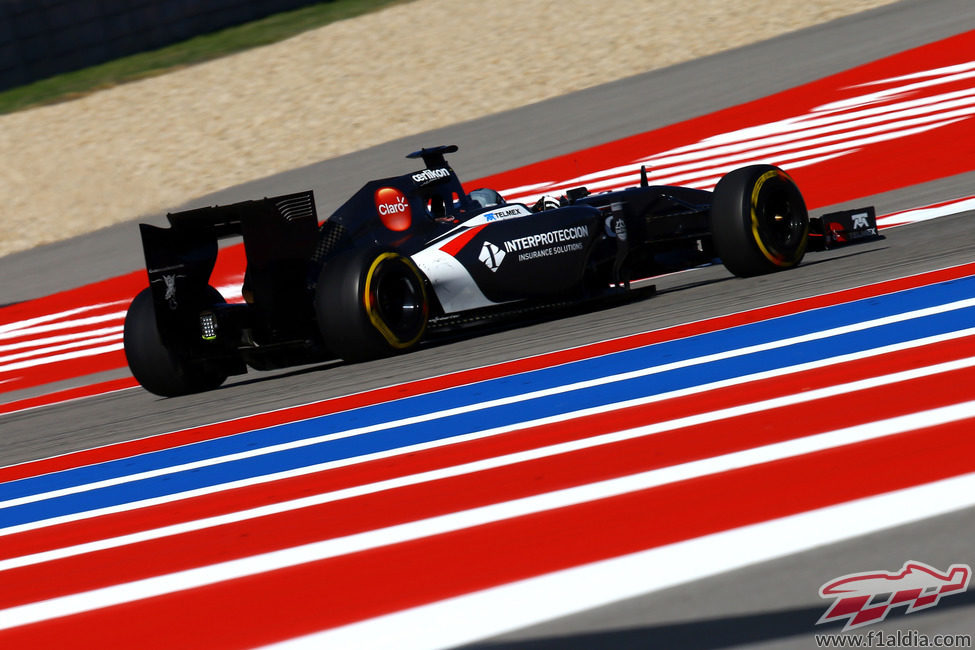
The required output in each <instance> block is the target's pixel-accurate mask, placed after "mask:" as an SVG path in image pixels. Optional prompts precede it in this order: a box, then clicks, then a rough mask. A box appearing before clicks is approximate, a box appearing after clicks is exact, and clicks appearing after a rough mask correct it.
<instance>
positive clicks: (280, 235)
mask: <svg viewBox="0 0 975 650" xmlns="http://www.w3.org/2000/svg"><path fill="white" fill-rule="evenodd" d="M166 216H167V218H168V220H169V223H170V227H168V228H159V227H156V226H151V225H148V224H140V225H139V229H140V231H141V235H142V249H143V252H144V253H145V259H146V271H147V273H148V276H149V286H150V287H151V288H152V293H153V298H154V299H155V303H156V305H157V310H156V313H157V314H159V313H160V312H161V311H165V310H166V309H168V310H169V311H176V310H179V309H180V306H181V303H184V302H185V303H186V304H187V305H189V306H195V305H199V304H202V302H205V299H206V298H205V297H206V295H207V288H206V287H207V284H208V283H209V279H210V274H211V273H212V272H213V267H214V264H215V263H216V260H217V241H218V240H219V239H225V238H227V237H234V236H241V237H243V239H244V250H245V253H246V256H247V284H248V285H249V287H248V288H249V290H250V291H251V292H253V294H254V302H255V303H256V304H258V305H260V306H261V307H263V308H266V309H269V310H273V309H274V308H275V307H276V306H278V305H280V304H282V303H284V304H288V303H289V301H293V300H294V299H295V298H296V297H297V296H298V295H303V293H304V291H305V283H306V279H307V275H308V273H309V260H310V258H311V255H312V252H313V250H314V248H315V244H316V240H317V229H318V216H317V213H316V211H315V197H314V193H313V192H311V191H305V192H298V193H296V194H286V195H282V196H275V197H270V198H265V199H262V200H258V201H242V202H240V203H234V204H231V205H223V206H213V207H207V208H198V209H195V210H186V211H184V212H173V213H170V214H168V215H166ZM162 308H165V309H162Z"/></svg>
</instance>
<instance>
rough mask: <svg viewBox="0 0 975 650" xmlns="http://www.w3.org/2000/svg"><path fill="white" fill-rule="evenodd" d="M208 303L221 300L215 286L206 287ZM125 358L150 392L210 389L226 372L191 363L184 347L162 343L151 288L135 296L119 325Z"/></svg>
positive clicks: (173, 394)
mask: <svg viewBox="0 0 975 650" xmlns="http://www.w3.org/2000/svg"><path fill="white" fill-rule="evenodd" d="M207 297H208V300H209V302H210V303H211V304H217V303H221V302H224V300H223V297H222V296H221V295H220V294H219V293H218V292H217V290H216V289H214V288H212V287H208V295H207ZM123 329H124V332H123V341H124V345H125V357H126V359H127V361H128V363H129V370H131V371H132V375H133V376H134V377H135V378H136V380H137V381H138V382H139V383H140V384H142V387H143V388H145V389H146V390H147V391H149V392H150V393H155V394H156V395H159V396H161V397H176V396H177V395H188V394H190V393H199V392H202V391H206V390H212V389H214V388H217V387H218V386H220V385H221V384H222V383H223V382H224V381H226V380H227V376H228V375H229V373H228V372H227V371H226V370H225V369H223V368H221V367H220V366H219V365H218V364H216V363H214V362H209V361H198V362H194V360H193V359H192V358H191V356H190V355H189V353H188V346H180V345H177V344H175V343H168V344H167V343H166V342H165V341H164V339H163V336H162V335H161V333H160V332H159V325H158V322H157V320H156V305H155V302H154V301H153V299H152V290H151V289H148V288H147V289H143V290H142V291H140V292H139V294H138V295H136V297H135V299H134V300H133V301H132V304H131V305H130V306H129V310H128V312H127V313H126V314H125V327H124V328H123Z"/></svg>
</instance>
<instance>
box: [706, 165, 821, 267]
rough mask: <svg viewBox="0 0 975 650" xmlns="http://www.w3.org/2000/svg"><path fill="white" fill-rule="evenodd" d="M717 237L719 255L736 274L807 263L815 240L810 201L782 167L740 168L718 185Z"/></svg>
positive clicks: (713, 220) (714, 200)
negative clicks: (810, 242)
mask: <svg viewBox="0 0 975 650" xmlns="http://www.w3.org/2000/svg"><path fill="white" fill-rule="evenodd" d="M711 236H712V238H713V241H714V247H715V250H716V251H717V253H718V257H720V258H721V261H722V262H723V263H724V265H725V267H726V268H727V269H728V270H729V271H731V272H732V273H734V274H735V275H738V276H742V277H748V276H752V275H761V274H763V273H770V272H772V271H779V270H782V269H789V268H792V267H794V266H797V265H798V264H799V262H800V261H802V258H803V255H804V254H805V252H806V245H807V243H808V240H809V215H808V213H807V211H806V204H805V201H803V198H802V194H801V193H800V192H799V188H798V187H797V186H796V184H795V182H794V181H793V180H792V178H791V177H790V176H789V175H788V174H786V173H785V172H784V171H782V170H781V169H779V168H778V167H774V166H772V165H751V166H748V167H742V168H741V169H736V170H734V171H732V172H730V173H728V174H726V175H725V176H724V177H722V178H721V180H720V181H718V184H717V186H715V188H714V194H713V197H712V203H711Z"/></svg>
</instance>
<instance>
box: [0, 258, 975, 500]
mask: <svg viewBox="0 0 975 650" xmlns="http://www.w3.org/2000/svg"><path fill="white" fill-rule="evenodd" d="M972 295H975V277H968V278H963V279H959V280H952V281H948V282H942V283H938V284H934V285H929V286H926V287H920V288H916V289H911V290H908V291H902V292H898V293H896V294H888V295H885V296H879V297H876V298H869V299H864V300H860V301H856V302H853V303H846V304H842V305H835V306H832V307H826V308H821V309H816V310H812V311H808V312H802V313H799V314H793V315H789V316H784V317H780V318H776V319H772V320H768V321H762V322H758V323H752V324H749V325H742V326H738V327H734V328H730V329H727V330H718V331H715V332H709V333H706V334H700V335H697V336H693V337H689V338H684V339H677V340H674V341H667V342H663V343H658V344H654V345H650V346H645V347H642V348H636V349H633V350H627V351H623V352H618V353H615V354H610V355H605V356H601V357H596V358H593V359H586V360H582V361H577V362H573V363H570V364H565V365H560V366H556V367H553V368H545V369H541V370H536V371H532V372H528V373H522V374H519V375H516V376H513V377H502V378H498V379H493V380H489V381H484V382H480V383H477V384H474V385H466V386H460V387H456V388H451V389H446V390H442V391H438V392H436V393H433V394H424V395H418V396H415V397H410V398H404V399H400V400H396V401H394V402H386V403H382V404H376V405H371V406H366V407H362V408H358V409H354V410H351V411H344V412H341V413H335V414H331V415H326V416H322V417H320V418H316V419H315V420H314V423H315V424H314V430H315V431H317V432H318V433H316V434H311V435H323V434H324V433H327V432H337V431H346V430H349V429H354V428H358V427H363V426H371V425H376V424H381V423H385V422H389V421H391V420H395V419H401V418H406V417H413V416H417V415H424V414H427V413H431V412H434V411H438V410H443V409H449V408H456V407H463V406H468V405H470V404H476V403H479V402H483V401H488V400H493V399H499V398H504V397H510V396H515V395H520V394H524V393H526V392H531V391H537V390H543V389H547V388H552V387H557V386H562V385H565V384H571V383H575V382H580V381H586V380H591V379H596V378H601V377H606V376H610V375H614V374H619V373H625V372H629V371H634V370H640V369H643V368H647V367H650V366H656V365H661V364H665V363H670V362H674V361H681V360H685V359H690V358H694V357H700V356H705V355H709V354H716V353H720V352H725V351H728V350H734V349H737V348H741V347H746V346H751V345H757V344H761V343H767V342H770V341H775V340H779V339H782V338H786V337H792V336H799V335H803V334H809V333H813V332H819V331H823V330H827V329H831V328H835V327H841V326H845V325H850V324H853V323H858V322H863V321H866V320H872V319H876V318H883V317H886V316H890V315H893V314H898V313H904V312H909V311H914V310H917V309H924V308H927V307H933V306H937V305H941V304H946V303H949V302H953V301H956V300H959V299H964V298H968V297H970V296H972ZM830 356H832V355H830ZM309 435H310V434H309V433H308V429H307V428H306V427H304V426H301V423H299V424H298V425H297V426H296V425H281V426H276V427H271V428H267V429H261V430H258V431H253V432H246V433H241V434H236V435H232V436H226V437H223V438H217V439H215V440H208V441H203V442H199V443H194V444H191V445H185V446H181V447H177V448H174V449H166V450H161V451H157V452H151V453H147V454H143V455H140V456H136V457H131V458H124V459H120V460H114V461H108V462H104V463H99V464H96V465H90V466H85V467H80V468H75V469H70V470H64V471H61V472H56V473H52V474H47V475H43V476H38V477H31V478H25V479H20V480H17V481H10V482H7V483H4V484H0V501H5V500H8V499H13V498H17V497H20V496H26V495H30V494H36V493H39V492H48V491H53V490H57V489H62V488H66V487H71V486H75V485H84V484H88V483H91V482H95V481H100V480H106V479H111V478H115V477H121V476H127V475H131V474H136V473H140V472H145V471H151V470H154V469H160V468H166V467H171V466H174V465H181V464H184V463H190V462H194V461H197V460H203V459H208V458H214V457H218V456H224V455H228V454H234V453H238V452H242V451H249V450H252V449H258V448H262V447H267V446H271V445H276V444H281V443H288V442H293V441H296V440H301V439H303V438H306V437H309Z"/></svg>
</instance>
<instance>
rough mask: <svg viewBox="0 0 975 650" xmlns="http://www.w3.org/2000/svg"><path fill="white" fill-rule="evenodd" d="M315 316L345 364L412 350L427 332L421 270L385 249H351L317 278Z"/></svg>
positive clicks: (326, 267) (334, 259)
mask: <svg viewBox="0 0 975 650" xmlns="http://www.w3.org/2000/svg"><path fill="white" fill-rule="evenodd" d="M315 314H316V316H317V318H318V326H319V329H320V330H321V334H322V338H323V339H324V341H325V344H326V345H327V346H328V347H329V349H330V350H331V351H332V352H333V353H334V354H335V355H336V356H338V357H339V358H341V359H343V360H345V361H365V360H369V359H377V358H381V357H385V356H389V355H391V354H395V353H398V352H406V351H407V350H410V349H412V348H414V347H415V346H416V345H417V343H419V341H420V339H421V338H422V337H423V334H424V332H425V331H426V326H427V319H428V318H429V300H428V298H427V292H426V286H425V282H424V280H423V276H422V275H421V273H420V271H419V269H417V267H416V265H415V264H414V263H413V262H412V260H410V259H409V258H408V257H405V256H403V255H401V254H400V253H398V252H396V251H393V250H388V249H378V250H377V249H353V250H349V251H346V252H344V253H341V254H339V255H336V256H335V257H334V258H333V259H331V260H329V261H328V262H327V263H326V264H325V266H324V268H323V269H322V272H321V274H320V275H319V278H318V285H317V288H316V295H315Z"/></svg>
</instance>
